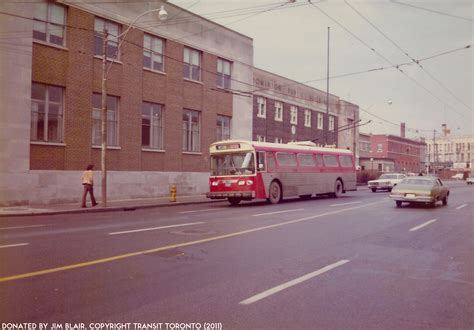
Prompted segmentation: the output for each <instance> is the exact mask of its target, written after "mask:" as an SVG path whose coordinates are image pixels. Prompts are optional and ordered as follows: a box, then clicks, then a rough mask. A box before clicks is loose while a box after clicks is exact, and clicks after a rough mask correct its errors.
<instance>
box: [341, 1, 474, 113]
mask: <svg viewBox="0 0 474 330" xmlns="http://www.w3.org/2000/svg"><path fill="white" fill-rule="evenodd" d="M344 2H345V3H346V4H347V5H348V6H349V7H350V8H351V9H352V10H353V11H354V12H356V13H357V14H358V15H359V16H360V17H361V18H362V19H364V20H365V21H366V22H367V23H369V24H370V26H372V27H373V28H374V29H375V30H376V31H377V32H379V33H380V34H381V35H382V36H383V37H384V38H385V39H387V40H388V41H390V42H391V43H392V45H394V46H395V47H396V48H397V49H398V50H400V51H401V52H402V53H403V54H404V55H405V56H406V57H408V58H409V59H410V60H412V61H413V63H415V64H416V65H417V66H418V67H419V68H420V69H422V70H423V71H424V72H425V73H426V74H427V75H428V76H429V77H430V78H431V79H433V80H434V81H435V82H437V83H438V85H440V86H441V87H442V88H443V89H445V90H446V91H447V92H448V93H449V94H451V96H453V97H454V98H455V99H456V100H458V102H459V103H461V104H462V105H464V106H465V107H466V108H468V109H469V110H471V111H472V108H471V107H470V106H469V105H467V104H466V103H465V102H464V101H463V100H461V98H459V97H458V96H457V95H456V94H454V93H453V92H452V91H451V90H450V89H449V88H448V87H446V85H445V84H443V83H442V82H441V81H440V80H439V79H437V78H436V77H435V76H434V75H433V74H432V73H430V72H429V71H428V70H427V69H426V68H425V67H423V66H422V65H421V64H420V62H419V61H417V60H416V59H414V58H413V57H412V56H410V54H408V52H407V51H406V50H404V49H403V48H402V47H400V46H399V45H398V44H397V43H396V42H395V41H393V39H391V38H390V37H389V36H388V35H387V34H385V33H384V32H383V31H382V30H381V29H379V28H378V27H377V26H376V25H375V24H374V23H372V22H371V21H370V20H369V19H368V18H367V17H365V16H364V15H363V14H362V13H361V12H360V11H358V10H357V9H356V8H355V7H354V6H352V5H351V4H350V3H349V2H348V1H347V0H344Z"/></svg>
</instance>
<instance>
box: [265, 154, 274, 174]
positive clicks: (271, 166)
mask: <svg viewBox="0 0 474 330" xmlns="http://www.w3.org/2000/svg"><path fill="white" fill-rule="evenodd" d="M275 169H276V165H275V158H274V156H273V152H267V170H268V172H275Z"/></svg>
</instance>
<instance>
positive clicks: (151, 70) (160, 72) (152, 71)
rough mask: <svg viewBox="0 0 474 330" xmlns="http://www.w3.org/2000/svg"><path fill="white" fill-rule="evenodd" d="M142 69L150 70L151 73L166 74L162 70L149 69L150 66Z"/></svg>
mask: <svg viewBox="0 0 474 330" xmlns="http://www.w3.org/2000/svg"><path fill="white" fill-rule="evenodd" d="M143 71H147V72H151V73H157V74H160V75H162V76H166V72H164V71H157V70H153V69H150V68H145V67H144V68H143Z"/></svg>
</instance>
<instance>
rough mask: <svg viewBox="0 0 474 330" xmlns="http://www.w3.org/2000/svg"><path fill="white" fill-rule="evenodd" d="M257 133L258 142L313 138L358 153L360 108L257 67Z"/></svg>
mask: <svg viewBox="0 0 474 330" xmlns="http://www.w3.org/2000/svg"><path fill="white" fill-rule="evenodd" d="M253 81H254V86H255V91H254V98H253V133H252V138H253V140H256V141H266V142H276V143H288V142H293V141H313V142H315V143H316V144H318V145H325V144H327V145H334V146H337V147H338V148H344V149H350V150H352V151H353V152H354V153H355V154H357V151H358V147H357V136H358V134H359V129H358V128H357V127H355V126H356V123H357V121H358V119H359V107H358V106H357V105H355V104H352V103H349V102H347V101H344V100H341V99H340V98H339V97H337V96H335V95H332V94H329V115H327V112H326V92H324V91H321V90H319V89H316V88H313V87H310V86H307V85H304V84H301V83H298V82H295V81H293V80H290V79H288V78H284V77H281V76H279V75H276V74H273V73H270V72H267V71H264V70H261V69H257V68H255V70H254V76H253Z"/></svg>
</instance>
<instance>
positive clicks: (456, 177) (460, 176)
mask: <svg viewBox="0 0 474 330" xmlns="http://www.w3.org/2000/svg"><path fill="white" fill-rule="evenodd" d="M463 177H464V174H462V173H458V174H455V175H453V176H452V177H451V179H454V180H462V178H463Z"/></svg>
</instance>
